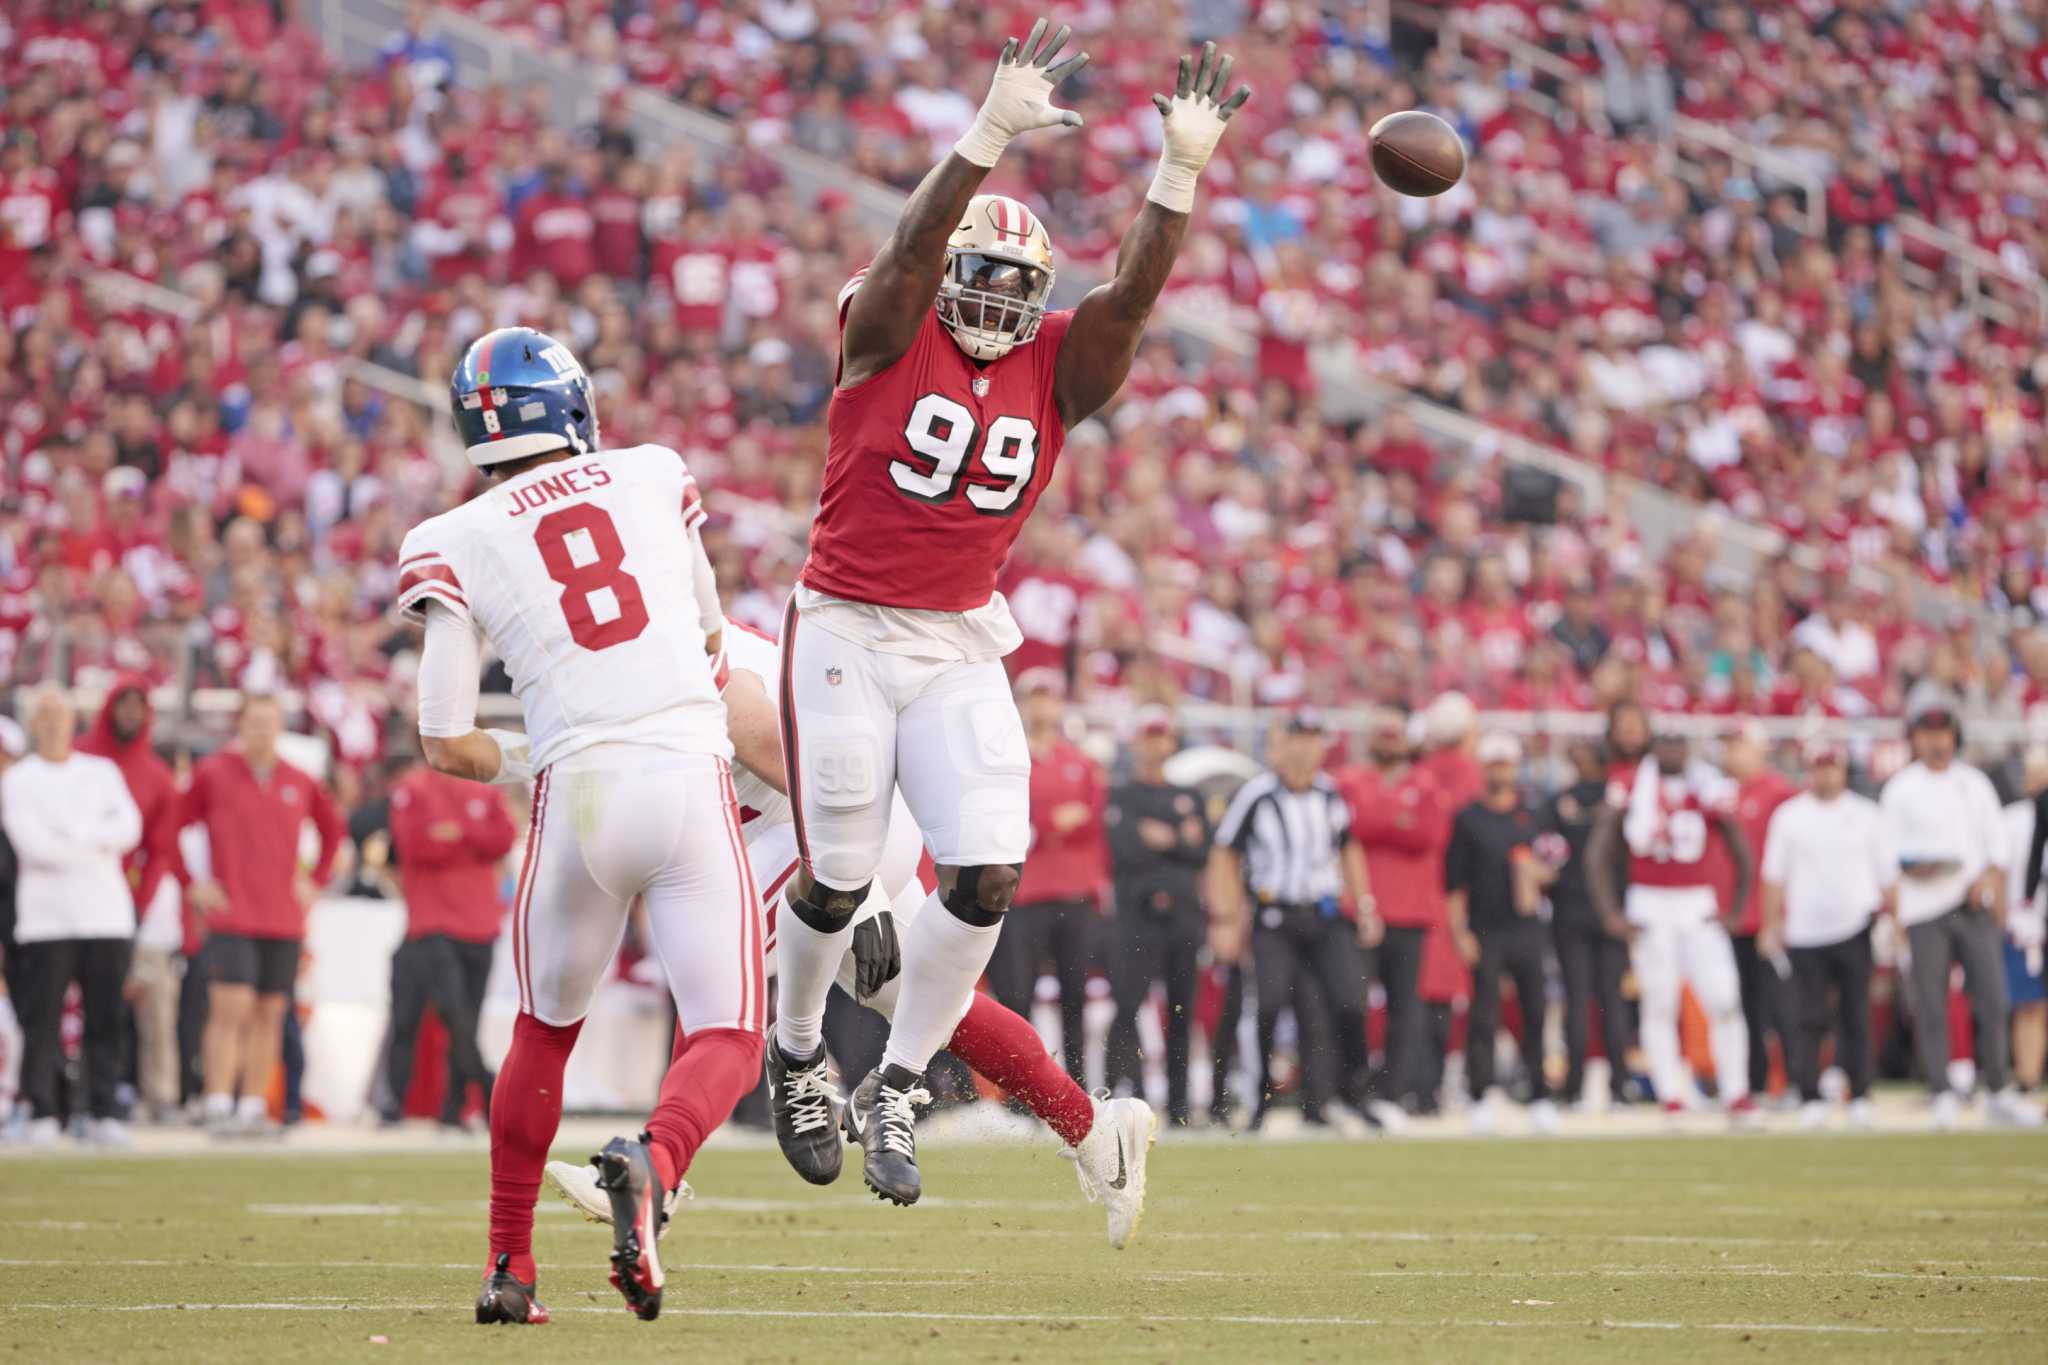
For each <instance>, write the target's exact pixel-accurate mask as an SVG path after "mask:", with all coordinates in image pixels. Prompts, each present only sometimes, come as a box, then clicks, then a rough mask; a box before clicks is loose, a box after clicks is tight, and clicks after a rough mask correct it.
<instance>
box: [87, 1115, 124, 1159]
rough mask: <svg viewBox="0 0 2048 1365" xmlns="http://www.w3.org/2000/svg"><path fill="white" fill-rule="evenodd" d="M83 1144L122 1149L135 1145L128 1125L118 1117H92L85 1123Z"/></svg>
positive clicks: (115, 1149)
mask: <svg viewBox="0 0 2048 1365" xmlns="http://www.w3.org/2000/svg"><path fill="white" fill-rule="evenodd" d="M85 1145H86V1146H88V1147H102V1148H108V1149H111V1150H114V1151H124V1150H126V1149H127V1148H130V1147H133V1146H134V1145H135V1140H134V1139H133V1138H131V1137H130V1136H129V1135H128V1125H127V1124H125V1123H123V1122H121V1120H119V1119H93V1120H91V1121H90V1122H88V1123H87V1124H86V1125H85Z"/></svg>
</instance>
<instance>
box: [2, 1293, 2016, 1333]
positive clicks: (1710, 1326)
mask: <svg viewBox="0 0 2048 1365" xmlns="http://www.w3.org/2000/svg"><path fill="white" fill-rule="evenodd" d="M13 1306H14V1307H15V1308H17V1309H21V1310H26V1311H40V1312H54V1313H76V1312H92V1313H167V1312H257V1313H367V1312H451V1311H453V1310H451V1309H450V1308H449V1306H448V1305H447V1304H444V1303H411V1302H374V1303H373V1302H367V1301H366V1302H362V1303H336V1302H333V1301H332V1300H326V1299H320V1300H312V1299H281V1300H271V1301H261V1302H247V1303H21V1304H15V1305H13ZM554 1311H555V1312H558V1313H612V1314H615V1313H617V1312H618V1309H617V1308H616V1307H603V1308H600V1307H595V1306H583V1305H570V1306H568V1307H564V1308H559V1309H556V1310H554ZM666 1312H667V1314H668V1315H669V1316H672V1317H695V1318H779V1319H813V1318H823V1319H833V1320H842V1321H843V1320H847V1319H854V1318H865V1319H870V1320H878V1321H894V1322H978V1323H998V1322H1043V1323H1095V1324H1101V1325H1108V1326H1118V1325H1128V1324H1139V1323H1147V1324H1170V1325H1180V1326H1211V1327H1214V1326H1230V1327H1418V1328H1437V1329H1442V1328H1447V1327H1448V1328H1453V1329H1460V1330H1474V1331H1490V1330H1495V1329H1512V1330H1527V1329H1536V1330H1546V1329H1547V1330H1552V1331H1584V1330H1586V1329H1587V1328H1588V1327H1594V1328H1599V1329H1602V1330H1606V1331H1615V1332H1688V1331H1694V1332H1786V1333H1801V1334H1808V1335H1819V1336H1829V1335H1836V1334H1841V1335H1849V1336H1966V1337H1977V1336H2006V1335H2016V1334H2024V1333H2028V1332H2030V1331H2031V1330H2032V1329H2031V1328H2030V1327H2013V1328H2009V1329H2004V1328H1987V1327H1911V1326H1904V1327H1888V1326H1879V1325H1875V1324H1870V1323H1827V1322H1654V1321H1631V1320H1627V1319H1616V1318H1595V1319H1590V1320H1588V1319H1568V1318H1566V1317H1564V1316H1559V1317H1558V1318H1556V1319H1552V1320H1545V1319H1543V1318H1541V1317H1529V1318H1428V1317H1417V1318H1353V1317H1322V1316H1315V1317H1294V1316H1289V1315H1285V1314H1268V1313H1257V1314H1253V1313H1136V1314H1122V1315H1119V1314H1108V1313H940V1312H918V1311H909V1310H901V1311H898V1310H892V1309H797V1308H671V1309H668V1310H666Z"/></svg>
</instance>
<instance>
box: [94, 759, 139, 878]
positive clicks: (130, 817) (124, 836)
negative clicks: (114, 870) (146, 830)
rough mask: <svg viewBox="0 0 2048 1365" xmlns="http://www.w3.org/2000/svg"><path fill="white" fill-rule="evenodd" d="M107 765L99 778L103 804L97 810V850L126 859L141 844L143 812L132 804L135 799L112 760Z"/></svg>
mask: <svg viewBox="0 0 2048 1365" xmlns="http://www.w3.org/2000/svg"><path fill="white" fill-rule="evenodd" d="M103 761H105V762H106V765H107V766H106V771H105V772H104V773H103V774H101V778H102V781H103V782H104V783H105V786H106V804H105V805H104V806H103V807H102V808H101V810H100V828H99V831H98V834H99V843H100V847H102V848H104V849H105V850H107V852H109V853H113V854H116V855H119V856H123V857H125V856H127V854H128V853H129V851H130V850H132V849H133V848H134V847H135V846H136V845H137V844H140V843H141V842H142V811H141V809H140V808H138V807H137V806H136V804H135V797H134V796H133V795H132V794H130V792H129V790H128V779H127V778H125V777H123V776H121V770H120V769H119V768H117V767H115V766H114V764H113V762H112V761H111V760H103Z"/></svg>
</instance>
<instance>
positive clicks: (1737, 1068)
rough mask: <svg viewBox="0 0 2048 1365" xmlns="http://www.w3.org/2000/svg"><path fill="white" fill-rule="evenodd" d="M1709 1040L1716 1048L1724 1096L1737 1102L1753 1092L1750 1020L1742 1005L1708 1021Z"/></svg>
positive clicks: (1717, 1076) (1717, 1073)
mask: <svg viewBox="0 0 2048 1365" xmlns="http://www.w3.org/2000/svg"><path fill="white" fill-rule="evenodd" d="M1707 1042H1708V1044H1709V1046H1711V1047H1712V1048H1713V1049H1714V1079H1715V1080H1717V1081H1719V1082H1720V1087H1719V1088H1720V1091H1721V1100H1722V1103H1724V1104H1733V1103H1734V1102H1735V1101H1736V1100H1739V1099H1741V1098H1742V1097H1743V1096H1744V1095H1747V1094H1748V1093H1749V1022H1748V1021H1747V1020H1745V1019H1744V1018H1743V1017H1742V1011H1741V1010H1740V1009H1732V1010H1727V1011H1724V1012H1723V1013H1721V1014H1718V1015H1715V1016H1714V1018H1713V1019H1712V1020H1711V1021H1710V1022H1709V1023H1708V1024H1707Z"/></svg>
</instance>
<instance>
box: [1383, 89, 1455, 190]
mask: <svg viewBox="0 0 2048 1365" xmlns="http://www.w3.org/2000/svg"><path fill="white" fill-rule="evenodd" d="M1371 139H1372V172H1373V174H1374V175H1376V176H1378V177H1379V178H1380V183H1381V184H1383V185H1385V186H1386V187H1387V188H1389V189H1391V190H1393V191H1395V192H1396V193H1399V194H1408V195H1414V196H1415V197H1416V198H1419V199H1426V198H1428V197H1429V196H1431V195H1434V194H1442V193H1443V192H1444V191H1445V190H1447V189H1449V188H1450V187H1451V186H1453V185H1455V184H1457V183H1458V181H1459V180H1460V179H1462V178H1463V177H1464V174H1465V144H1464V142H1463V141H1461V140H1460V139H1459V137H1458V134H1457V131H1456V130H1455V129H1453V128H1452V127H1451V125H1450V124H1448V123H1445V122H1444V121H1443V120H1442V119H1440V118H1438V117H1437V116H1436V115H1435V114H1425V113H1424V112H1422V111H1421V110H1420V109H1406V110H1403V111H1402V112H1400V113H1398V114H1389V115H1387V116H1386V117H1385V118H1383V119H1381V120H1380V121H1379V122H1378V123H1375V124H1374V125H1373V126H1372V133H1371Z"/></svg>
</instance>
